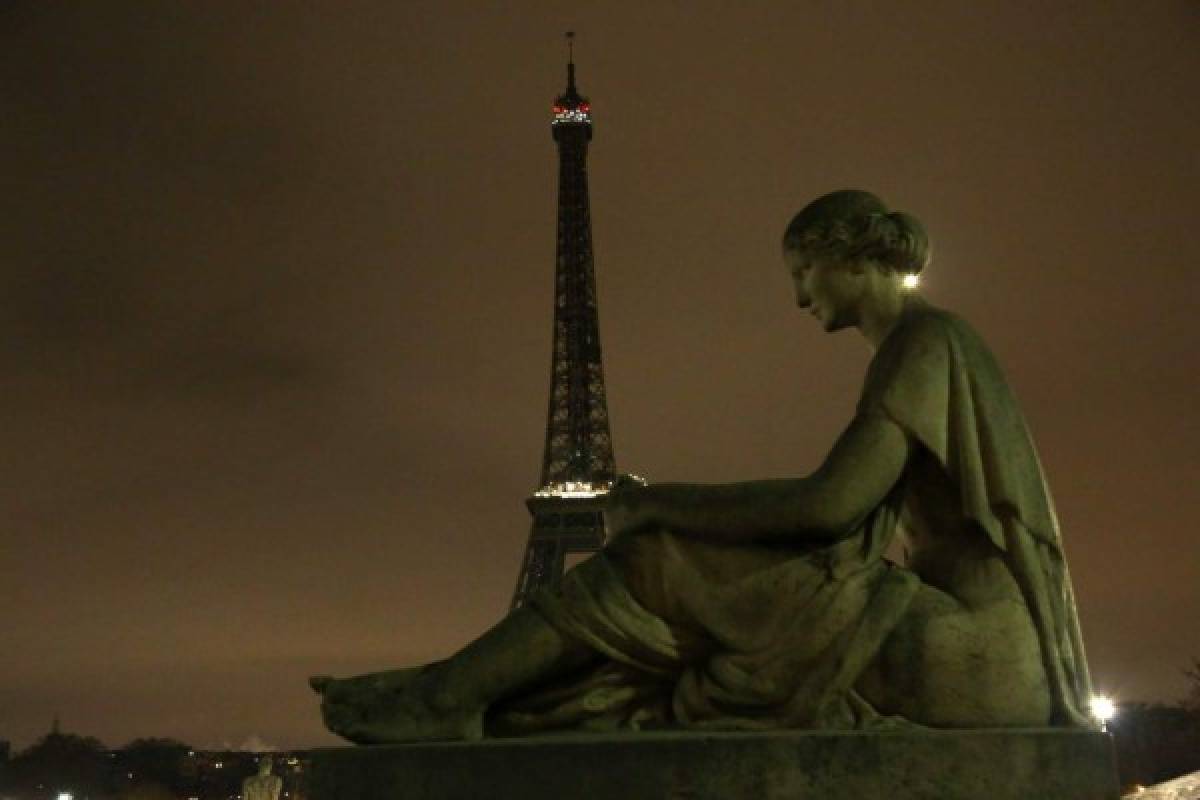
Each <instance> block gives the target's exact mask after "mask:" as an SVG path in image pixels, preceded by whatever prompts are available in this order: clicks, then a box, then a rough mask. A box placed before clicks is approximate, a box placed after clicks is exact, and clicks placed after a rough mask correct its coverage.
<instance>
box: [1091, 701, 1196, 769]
mask: <svg viewBox="0 0 1200 800" xmlns="http://www.w3.org/2000/svg"><path fill="white" fill-rule="evenodd" d="M1109 730H1110V731H1111V732H1112V736H1113V745H1114V747H1115V749H1116V752H1117V771H1118V774H1119V775H1120V779H1121V785H1122V786H1125V787H1129V786H1132V785H1134V784H1141V785H1143V786H1151V785H1153V784H1156V783H1162V782H1163V781H1168V780H1171V779H1172V778H1178V777H1179V776H1180V775H1187V774H1188V773H1191V772H1195V771H1196V770H1200V713H1197V712H1194V711H1190V710H1189V709H1187V708H1185V707H1183V705H1182V704H1181V705H1176V706H1166V705H1158V704H1155V705H1150V704H1146V703H1122V704H1121V706H1120V709H1119V710H1118V713H1117V716H1116V717H1114V718H1113V720H1112V722H1110V723H1109Z"/></svg>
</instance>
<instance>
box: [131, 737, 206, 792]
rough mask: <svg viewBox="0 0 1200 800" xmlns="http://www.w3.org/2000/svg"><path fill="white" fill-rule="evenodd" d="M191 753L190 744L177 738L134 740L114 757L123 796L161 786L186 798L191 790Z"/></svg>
mask: <svg viewBox="0 0 1200 800" xmlns="http://www.w3.org/2000/svg"><path fill="white" fill-rule="evenodd" d="M189 751H191V748H190V747H189V746H188V745H186V744H184V743H183V742H178V741H175V740H174V739H159V738H148V739H134V740H133V741H132V742H129V744H127V745H125V746H124V747H122V748H121V749H120V750H118V751H116V753H115V754H114V761H115V764H114V766H115V772H116V775H115V778H114V783H115V784H116V786H117V787H119V788H120V790H121V791H120V794H125V793H126V792H127V790H129V789H131V788H133V787H138V786H158V787H160V788H162V789H163V790H165V791H167V792H169V793H171V794H174V795H183V794H185V790H186V789H187V788H188V785H187V784H188V772H189V770H188V764H187V762H188V752H189ZM145 800H149V798H146V799H145Z"/></svg>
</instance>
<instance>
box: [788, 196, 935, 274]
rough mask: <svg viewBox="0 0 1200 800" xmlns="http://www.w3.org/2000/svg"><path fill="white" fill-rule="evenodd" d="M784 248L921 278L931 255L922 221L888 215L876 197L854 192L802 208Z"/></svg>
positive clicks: (902, 214)
mask: <svg viewBox="0 0 1200 800" xmlns="http://www.w3.org/2000/svg"><path fill="white" fill-rule="evenodd" d="M783 246H784V249H787V250H800V251H803V252H811V253H817V254H822V255H827V256H831V257H834V258H837V259H842V260H855V259H871V260H873V261H876V262H878V263H880V264H882V265H884V266H886V267H889V268H891V269H893V270H895V271H897V272H902V273H906V274H907V273H911V274H918V273H920V272H921V270H923V269H925V267H926V266H928V265H929V261H930V257H931V255H932V253H931V249H930V246H929V237H928V236H927V235H926V234H925V226H923V225H922V224H921V222H920V220H918V219H917V218H916V217H914V216H913V215H912V214H906V213H905V212H903V211H888V209H887V206H885V205H884V204H883V201H882V200H880V199H879V198H878V197H876V196H875V195H873V194H871V193H870V192H863V191H859V190H856V189H844V190H842V191H838V192H831V193H829V194H827V195H823V196H821V197H818V198H817V199H816V200H814V201H813V202H811V203H809V204H808V205H807V206H805V207H804V209H803V210H801V211H800V213H799V214H797V215H796V216H795V217H793V218H792V221H791V222H790V223H789V224H788V226H787V230H786V231H784V234H783Z"/></svg>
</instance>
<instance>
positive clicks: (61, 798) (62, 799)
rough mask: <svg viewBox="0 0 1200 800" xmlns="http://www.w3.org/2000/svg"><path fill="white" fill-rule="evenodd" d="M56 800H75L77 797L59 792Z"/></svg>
mask: <svg viewBox="0 0 1200 800" xmlns="http://www.w3.org/2000/svg"><path fill="white" fill-rule="evenodd" d="M55 800H75V795H73V794H71V793H70V792H59V793H58V797H57V798H56V799H55Z"/></svg>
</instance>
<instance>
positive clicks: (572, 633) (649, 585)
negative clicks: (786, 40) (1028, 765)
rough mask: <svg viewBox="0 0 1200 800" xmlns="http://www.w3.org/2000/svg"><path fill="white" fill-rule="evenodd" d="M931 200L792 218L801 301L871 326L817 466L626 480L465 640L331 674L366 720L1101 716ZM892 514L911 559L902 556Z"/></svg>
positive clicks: (436, 730)
mask: <svg viewBox="0 0 1200 800" xmlns="http://www.w3.org/2000/svg"><path fill="white" fill-rule="evenodd" d="M929 253H930V250H929V245H928V242H927V239H926V236H925V233H924V230H923V228H922V227H921V225H920V223H919V222H918V221H917V220H916V219H915V218H913V217H912V216H909V215H907V214H904V213H900V212H889V211H888V209H887V208H886V207H885V206H884V204H883V203H882V201H880V200H879V199H878V198H877V197H875V196H874V195H871V194H868V193H866V192H860V191H841V192H834V193H832V194H829V195H825V196H823V197H821V198H819V199H817V200H816V201H814V202H813V203H811V204H810V205H808V206H807V207H806V208H804V209H803V210H802V211H801V212H800V213H799V214H797V215H796V217H795V218H794V219H793V220H792V221H791V223H790V224H789V225H788V227H787V230H786V232H785V233H784V237H783V258H784V262H785V263H786V265H787V268H788V270H789V272H790V274H791V279H792V283H793V286H794V289H795V295H796V304H797V305H798V306H799V307H800V308H802V309H808V310H809V311H810V312H811V314H812V315H813V316H814V317H815V318H816V319H817V321H818V322H820V323H821V325H822V326H823V327H824V329H825V330H826V331H829V332H832V331H838V330H841V329H843V328H857V329H858V330H859V332H860V333H861V334H862V335H863V336H864V337H865V338H866V339H867V341H868V342H869V343H870V344H871V346H872V348H873V349H874V351H875V354H874V357H873V359H872V361H871V364H870V367H869V369H868V371H867V376H866V380H865V383H864V387H863V391H862V396H861V398H860V400H859V403H858V407H857V411H856V413H855V415H854V418H853V419H852V420H851V421H850V424H849V426H848V427H847V428H846V430H845V431H844V432H843V433H842V434H841V436H840V437H839V438H838V439H837V442H836V443H835V444H834V446H833V448H832V450H831V451H830V453H829V455H828V457H827V458H826V459H825V461H824V462H823V463H822V464H821V466H820V468H819V469H817V470H816V472H814V473H812V474H811V475H808V476H807V477H803V478H789V479H782V480H762V481H750V482H745V483H732V484H724V485H696V484H661V485H649V486H644V485H641V484H639V483H637V482H635V481H630V480H619V481H618V482H617V483H616V484H615V485H614V487H613V488H612V490H611V491H610V493H609V495H608V501H607V502H608V505H607V510H606V524H607V526H608V531H609V543H608V545H607V546H606V547H605V548H604V549H603V550H602V551H601V552H599V553H597V554H596V555H594V556H593V557H591V558H589V559H588V560H586V561H584V562H583V563H581V564H580V565H578V566H577V567H576V568H575V569H573V570H571V571H569V572H568V573H567V574H566V575H565V576H564V578H563V581H562V583H561V585H560V586H558V587H557V588H556V589H554V590H552V591H547V592H543V593H541V594H540V595H538V596H535V598H534V599H533V600H532V602H531V603H530V604H529V605H528V606H526V607H524V608H520V609H517V610H515V611H513V612H512V613H511V614H509V615H508V616H507V617H506V618H505V619H504V620H502V621H501V622H500V623H499V624H497V625H496V626H495V627H494V628H492V629H491V630H490V631H488V632H487V633H485V634H484V635H483V636H481V637H480V638H479V639H477V640H475V641H474V642H472V643H470V644H469V645H467V646H466V647H465V648H464V649H463V650H461V651H460V652H458V653H457V654H455V655H454V656H452V657H451V658H449V659H447V660H445V661H441V662H437V663H435V664H431V665H428V666H426V667H418V668H412V669H406V670H395V671H391V672H383V673H375V674H371V675H364V676H360V677H357V678H349V679H345V680H333V679H331V678H327V677H318V678H313V679H312V685H313V687H314V688H315V689H316V690H317V691H318V692H319V693H320V694H321V695H322V697H323V702H322V712H323V714H324V718H325V722H326V725H327V726H328V727H329V728H330V730H332V731H334V732H335V733H337V734H339V735H341V736H343V737H345V738H347V739H349V740H351V741H354V742H358V743H378V742H404V741H417V740H426V739H474V738H478V737H480V736H482V735H483V734H484V731H485V728H486V730H488V731H489V732H498V733H527V732H535V731H541V730H550V729H563V728H576V729H588V730H602V729H610V730H611V729H636V728H647V727H656V726H677V727H684V728H692V729H696V728H701V729H703V728H720V729H732V730H753V729H759V730H761V729H770V728H863V727H869V726H879V725H904V724H916V725H923V726H935V727H989V726H1038V725H1047V724H1055V725H1075V726H1086V725H1088V724H1089V717H1088V714H1087V713H1086V703H1087V698H1089V696H1090V694H1089V693H1090V689H1089V682H1088V674H1087V667H1086V664H1085V662H1084V656H1083V649H1082V646H1081V643H1080V639H1079V632H1078V625H1077V622H1076V616H1075V608H1074V601H1073V597H1072V593H1071V587H1070V582H1069V579H1068V575H1067V570H1066V565H1065V563H1064V561H1063V554H1062V548H1061V545H1060V540H1059V532H1058V524H1057V522H1056V520H1055V516H1054V509H1053V505H1052V502H1051V499H1050V495H1049V493H1048V491H1047V487H1046V483H1045V480H1044V478H1043V476H1042V471H1041V467H1040V465H1039V462H1038V458H1037V455H1036V453H1035V451H1034V447H1033V443H1032V441H1031V440H1030V438H1029V434H1028V432H1027V430H1026V427H1025V423H1024V421H1023V419H1022V416H1021V413H1020V411H1019V410H1018V408H1017V404H1016V401H1015V399H1014V398H1013V395H1012V393H1011V392H1010V390H1009V388H1008V386H1007V385H1006V383H1005V381H1004V378H1003V376H1002V374H1001V372H1000V369H999V367H998V366H997V364H996V362H995V360H994V358H993V356H992V354H991V353H990V352H989V351H988V349H987V347H986V346H985V345H984V344H983V342H982V341H981V340H980V339H979V337H978V335H977V334H976V333H975V332H974V331H973V330H972V329H971V328H970V327H969V326H968V325H967V324H966V323H965V322H964V321H963V320H961V319H959V318H958V317H956V316H954V315H952V314H950V313H948V312H946V311H943V310H940V309H937V308H934V307H933V306H931V305H929V304H928V303H926V302H925V301H923V300H922V299H921V298H920V297H919V295H918V294H917V293H916V292H914V291H911V290H909V289H908V288H906V286H905V285H904V281H903V278H904V276H908V275H916V274H917V273H919V272H920V271H921V270H922V269H923V268H924V267H925V266H926V265H927V263H928V261H929ZM894 537H900V538H899V542H900V543H902V544H903V551H904V552H905V554H906V558H905V563H904V564H903V565H897V564H893V563H891V562H890V561H888V560H886V559H885V558H884V552H885V550H887V549H888V547H889V545H890V544H891V542H892V540H893V538H894Z"/></svg>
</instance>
